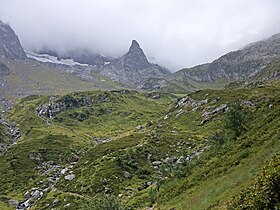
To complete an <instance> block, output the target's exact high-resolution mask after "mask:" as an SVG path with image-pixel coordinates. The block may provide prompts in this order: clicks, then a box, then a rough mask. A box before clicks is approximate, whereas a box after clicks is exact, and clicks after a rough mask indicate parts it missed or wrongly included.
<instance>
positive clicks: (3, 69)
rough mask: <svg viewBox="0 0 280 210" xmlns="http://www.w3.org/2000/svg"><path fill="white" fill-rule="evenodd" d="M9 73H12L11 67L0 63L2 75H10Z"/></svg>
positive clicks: (0, 74) (0, 73)
mask: <svg viewBox="0 0 280 210" xmlns="http://www.w3.org/2000/svg"><path fill="white" fill-rule="evenodd" d="M9 74H11V71H10V69H9V68H8V66H6V65H5V64H3V63H0V76H1V77H3V76H8V75H9Z"/></svg>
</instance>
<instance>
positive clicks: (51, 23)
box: [0, 0, 280, 71]
mask: <svg viewBox="0 0 280 210" xmlns="http://www.w3.org/2000/svg"><path fill="white" fill-rule="evenodd" d="M0 19H1V20H2V21H4V22H8V23H9V24H10V25H11V26H12V27H13V29H14V30H15V31H16V33H17V34H18V36H19V38H20V40H21V42H22V44H23V46H24V48H26V49H40V48H42V47H45V46H47V47H50V48H55V49H59V50H61V51H63V50H67V49H71V48H76V47H87V48H90V49H95V50H97V51H99V52H101V53H102V54H104V55H110V56H114V57H115V56H120V55H122V54H124V53H125V52H126V51H127V50H128V47H129V45H130V43H131V40H132V39H136V40H137V41H138V42H139V43H140V45H141V47H142V49H143V50H144V52H145V53H146V55H147V57H148V58H149V59H150V60H151V61H153V62H158V63H160V64H162V65H165V66H166V67H168V68H170V69H171V70H173V71H175V70H178V69H180V68H183V67H190V66H194V65H197V64H201V63H204V62H210V61H212V60H214V59H216V58H218V57H219V56H221V55H222V54H224V53H226V52H228V51H231V50H236V49H239V48H240V47H242V46H244V45H245V44H247V43H250V42H253V41H257V40H259V39H263V38H266V37H269V36H271V35H272V34H275V33H280V0H0Z"/></svg>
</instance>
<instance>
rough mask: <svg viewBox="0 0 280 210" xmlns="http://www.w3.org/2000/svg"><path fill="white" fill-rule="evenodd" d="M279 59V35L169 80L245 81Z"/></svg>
mask: <svg viewBox="0 0 280 210" xmlns="http://www.w3.org/2000/svg"><path fill="white" fill-rule="evenodd" d="M279 57H280V34H276V35H274V36H272V37H270V38H269V39H266V40H262V41H259V42H255V43H252V44H249V45H247V46H245V47H244V48H243V49H240V50H237V51H233V52H229V53H227V54H225V55H223V56H222V57H220V58H218V59H217V60H215V61H213V62H212V63H207V64H203V65H199V66H195V67H193V68H187V69H182V70H180V71H178V72H176V73H174V74H172V75H170V77H169V80H176V81H187V80H188V79H191V80H194V81H196V82H213V81H215V80H218V79H224V80H228V81H235V80H247V79H249V78H251V77H253V76H254V75H256V74H257V73H258V72H260V71H261V70H262V69H263V68H265V67H266V66H267V65H268V64H269V63H271V62H272V61H274V60H275V59H277V58H279Z"/></svg>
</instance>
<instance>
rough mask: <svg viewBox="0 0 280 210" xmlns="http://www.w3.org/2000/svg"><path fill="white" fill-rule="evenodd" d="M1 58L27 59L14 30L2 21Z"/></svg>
mask: <svg viewBox="0 0 280 210" xmlns="http://www.w3.org/2000/svg"><path fill="white" fill-rule="evenodd" d="M0 58H3V59H12V60H13V59H26V58H27V57H26V54H25V52H24V50H23V48H22V46H21V44H20V41H19V39H18V36H17V35H16V34H15V32H14V31H13V29H12V28H11V27H10V26H9V25H8V24H5V23H3V22H2V21H1V20H0Z"/></svg>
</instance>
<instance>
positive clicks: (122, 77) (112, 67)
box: [101, 40, 169, 84]
mask: <svg viewBox="0 0 280 210" xmlns="http://www.w3.org/2000/svg"><path fill="white" fill-rule="evenodd" d="M101 74H103V75H104V76H107V77H110V78H111V79H113V80H115V81H118V82H124V83H130V84H140V83H141V82H142V81H144V80H146V79H149V78H162V77H165V76H166V75H168V74H169V71H168V70H166V69H164V68H162V67H160V66H159V65H156V64H152V63H150V62H149V61H148V59H147V58H146V56H145V54H144V52H143V50H142V49H141V48H140V45H139V44H138V42H137V41H135V40H133V41H132V44H131V46H130V48H129V51H128V53H126V54H125V55H123V56H122V57H121V58H117V59H115V60H112V61H111V62H110V63H108V64H107V65H104V67H103V68H102V69H101Z"/></svg>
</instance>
